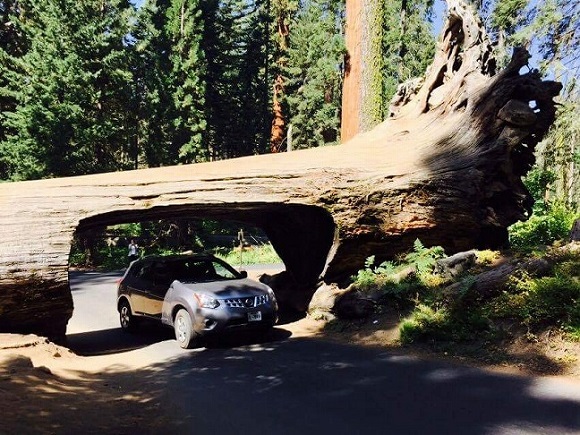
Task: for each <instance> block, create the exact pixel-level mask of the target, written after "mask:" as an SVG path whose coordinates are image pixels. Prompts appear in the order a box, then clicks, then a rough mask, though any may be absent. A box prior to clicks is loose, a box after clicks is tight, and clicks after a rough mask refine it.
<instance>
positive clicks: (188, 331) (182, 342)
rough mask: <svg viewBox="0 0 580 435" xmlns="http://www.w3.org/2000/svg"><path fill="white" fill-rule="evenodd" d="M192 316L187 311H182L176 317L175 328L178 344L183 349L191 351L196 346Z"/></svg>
mask: <svg viewBox="0 0 580 435" xmlns="http://www.w3.org/2000/svg"><path fill="white" fill-rule="evenodd" d="M192 325H193V324H192V322H191V316H190V315H189V313H188V312H187V310H185V309H183V308H182V309H181V310H179V311H178V312H177V314H176V315H175V319H174V321H173V328H174V330H175V339H176V340H177V344H179V346H180V347H182V348H183V349H191V348H192V347H194V345H195V337H194V333H193V327H192Z"/></svg>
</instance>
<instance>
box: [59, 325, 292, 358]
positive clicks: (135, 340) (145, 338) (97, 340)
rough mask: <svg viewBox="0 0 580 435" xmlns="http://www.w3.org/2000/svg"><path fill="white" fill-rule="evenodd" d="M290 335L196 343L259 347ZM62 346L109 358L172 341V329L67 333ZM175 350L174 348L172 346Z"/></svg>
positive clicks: (232, 337) (151, 327) (242, 334)
mask: <svg viewBox="0 0 580 435" xmlns="http://www.w3.org/2000/svg"><path fill="white" fill-rule="evenodd" d="M291 335H292V333H291V332H290V331H287V330H285V329H281V328H274V329H272V330H271V331H268V332H266V333H260V334H256V333H253V332H250V331H248V332H237V333H232V334H224V335H220V336H219V337H215V338H212V339H207V340H204V341H202V342H200V346H199V347H207V348H214V349H227V348H232V347H238V346H248V345H252V344H263V343H269V342H275V341H282V340H286V339H288V338H289V337H290V336H291ZM66 338H67V339H66V343H65V344H66V346H67V347H68V348H69V349H70V350H72V351H73V352H74V353H75V354H77V355H80V356H97V355H110V354H114V353H121V352H129V351H131V350H136V349H142V348H144V347H147V346H150V345H152V344H155V343H160V342H162V341H166V340H174V339H175V336H174V334H173V329H170V328H165V327H162V326H159V325H155V324H144V325H141V327H140V329H139V331H137V332H135V333H127V332H124V331H123V330H122V329H121V328H113V329H105V330H101V331H90V332H82V333H77V334H69V335H67V337H66ZM175 347H176V350H178V345H177V343H175Z"/></svg>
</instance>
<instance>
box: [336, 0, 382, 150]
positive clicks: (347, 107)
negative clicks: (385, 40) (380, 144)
mask: <svg viewBox="0 0 580 435" xmlns="http://www.w3.org/2000/svg"><path fill="white" fill-rule="evenodd" d="M382 19H383V14H382V6H381V2H370V1H369V2H363V1H359V0H346V31H345V42H346V49H347V55H346V61H345V65H346V67H345V77H344V85H343V92H342V126H341V139H342V141H343V142H344V141H347V140H349V139H351V138H352V137H354V136H356V135H357V134H358V133H361V132H364V131H368V130H370V129H371V128H372V127H374V126H375V125H377V124H378V123H380V122H381V121H382V119H381V105H382V77H381V70H382V67H383V60H382V50H381V34H382V33H381V32H382Z"/></svg>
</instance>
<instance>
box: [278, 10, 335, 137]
mask: <svg viewBox="0 0 580 435" xmlns="http://www.w3.org/2000/svg"><path fill="white" fill-rule="evenodd" d="M342 14H343V7H342V5H341V4H332V3H331V4H329V2H327V1H321V0H312V1H309V2H307V3H306V4H305V6H304V8H303V9H301V10H300V11H299V12H298V13H297V15H296V17H295V19H294V21H293V23H292V31H291V33H290V38H289V39H290V44H289V48H288V66H287V68H286V69H285V71H284V73H285V74H284V75H285V76H286V77H287V85H286V104H287V107H288V113H289V114H290V123H291V125H292V147H293V148H309V147H314V146H320V145H324V144H328V143H332V142H336V141H338V140H339V137H340V134H339V131H340V101H341V91H342V70H341V69H340V66H341V64H342V60H343V57H344V41H343V38H342V35H341V29H342V20H341V18H342Z"/></svg>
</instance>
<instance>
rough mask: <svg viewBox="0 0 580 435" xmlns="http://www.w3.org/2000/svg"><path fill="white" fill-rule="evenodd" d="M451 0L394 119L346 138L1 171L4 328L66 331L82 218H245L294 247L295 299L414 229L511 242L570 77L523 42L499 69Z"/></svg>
mask: <svg viewBox="0 0 580 435" xmlns="http://www.w3.org/2000/svg"><path fill="white" fill-rule="evenodd" d="M448 3H449V6H450V18H449V19H448V21H447V23H446V25H445V27H444V29H443V33H442V38H441V42H440V49H439V52H438V54H437V57H436V59H435V60H434V63H433V66H432V67H431V69H430V70H429V71H428V73H427V75H426V77H425V79H424V80H423V81H422V83H423V84H422V86H419V85H417V84H415V86H410V85H407V86H406V87H402V88H401V92H400V94H399V96H398V99H397V101H395V102H394V104H393V110H392V112H393V116H392V118H390V119H389V120H387V121H385V122H384V123H383V124H381V125H379V126H378V127H376V128H375V129H374V130H372V131H370V132H368V133H365V134H362V135H359V136H357V137H355V138H354V139H353V140H351V141H349V142H348V143H345V144H343V145H340V146H336V147H326V148H319V149H312V150H305V151H298V152H292V153H285V154H275V155H264V156H254V157H246V158H241V159H236V160H230V161H222V162H212V163H204V164H197V165H189V166H179V167H166V168H156V169H146V170H139V171H131V172H123V173H113V174H99V175H91V176H84V177H75V178H66V179H51V180H43V181H33V182H23V183H10V184H0V243H1V250H0V331H32V332H38V333H42V334H46V335H62V334H64V331H65V328H66V323H67V321H68V319H69V318H70V315H71V313H72V309H73V307H72V300H71V295H70V290H69V288H68V274H67V268H68V254H69V251H70V242H71V239H72V236H73V234H74V232H75V230H77V229H78V230H79V231H82V230H85V229H89V228H91V227H99V226H100V227H102V226H104V225H107V224H115V223H121V222H135V221H139V220H148V219H160V218H164V217H169V216H171V217H173V218H175V217H209V218H215V219H229V220H239V221H242V222H248V223H251V224H253V225H256V226H259V227H261V228H263V229H264V230H265V232H266V233H267V235H268V237H269V238H270V240H271V241H272V243H273V245H274V247H275V248H276V250H277V251H278V253H279V254H280V256H281V258H282V259H283V260H284V262H285V265H286V269H287V273H286V274H285V275H284V277H285V282H284V283H283V284H281V285H282V286H284V287H285V289H288V288H290V289H295V292H296V295H297V297H296V299H297V300H298V299H300V300H304V299H307V298H308V296H311V295H312V293H313V291H314V289H315V285H316V283H317V282H318V281H319V279H320V278H322V279H324V280H326V281H327V282H331V281H334V282H337V281H341V280H343V279H344V278H346V277H348V276H349V275H350V274H352V273H354V272H355V271H356V270H357V269H358V268H360V267H361V266H362V265H363V264H364V261H365V259H366V258H367V257H368V256H369V255H376V257H377V260H379V261H381V260H383V259H387V258H390V257H392V256H393V255H395V254H397V253H400V252H401V251H405V250H407V249H409V248H410V247H411V246H412V244H413V242H414V241H415V239H417V238H419V239H420V240H421V241H422V242H423V243H424V244H425V245H426V246H429V245H435V244H437V245H442V246H443V247H444V248H445V249H446V250H447V253H452V252H458V251H465V250H469V249H472V248H474V247H497V246H500V245H502V244H504V243H505V242H506V241H507V231H506V227H507V226H508V225H510V224H511V223H513V222H514V221H516V220H517V219H519V218H521V217H523V216H524V215H525V213H526V212H527V211H528V210H529V207H530V205H531V202H530V199H529V195H528V193H527V191H526V189H525V187H524V186H523V184H522V182H521V175H522V174H524V173H525V172H526V171H527V169H528V168H529V167H530V164H531V163H532V162H533V154H532V152H533V148H534V146H535V144H536V143H537V141H539V140H540V139H541V137H542V136H543V134H544V133H545V132H546V130H547V128H548V127H549V125H550V124H551V123H552V121H553V119H554V113H555V111H554V103H553V101H552V99H553V97H554V96H555V95H557V93H558V92H559V90H560V85H559V84H556V83H552V82H543V81H542V80H541V79H540V77H539V75H538V74H537V73H535V72H533V71H532V72H529V73H526V74H520V73H519V70H520V69H521V67H522V66H524V65H525V64H526V62H527V53H525V52H524V51H518V52H517V53H516V55H515V56H514V59H513V60H512V63H511V64H510V65H509V66H508V67H507V68H506V69H505V70H504V71H502V72H500V73H497V74H495V68H494V66H493V62H492V58H491V56H490V53H491V44H489V41H488V40H487V37H486V36H485V34H484V32H483V30H482V29H481V26H480V23H479V22H478V20H477V19H476V18H475V16H474V15H473V14H472V13H471V11H470V9H469V8H466V7H465V6H464V5H463V4H462V3H460V2H459V1H457V0H449V1H448ZM532 101H533V102H534V104H535V105H536V107H535V109H534V110H532V109H530V102H532ZM532 121H533V122H532ZM279 281H281V280H279ZM274 290H275V291H276V289H274ZM305 296H306V297H305ZM283 302H284V303H288V304H290V305H291V304H292V300H285V301H283ZM112 309H114V308H113V307H112Z"/></svg>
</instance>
